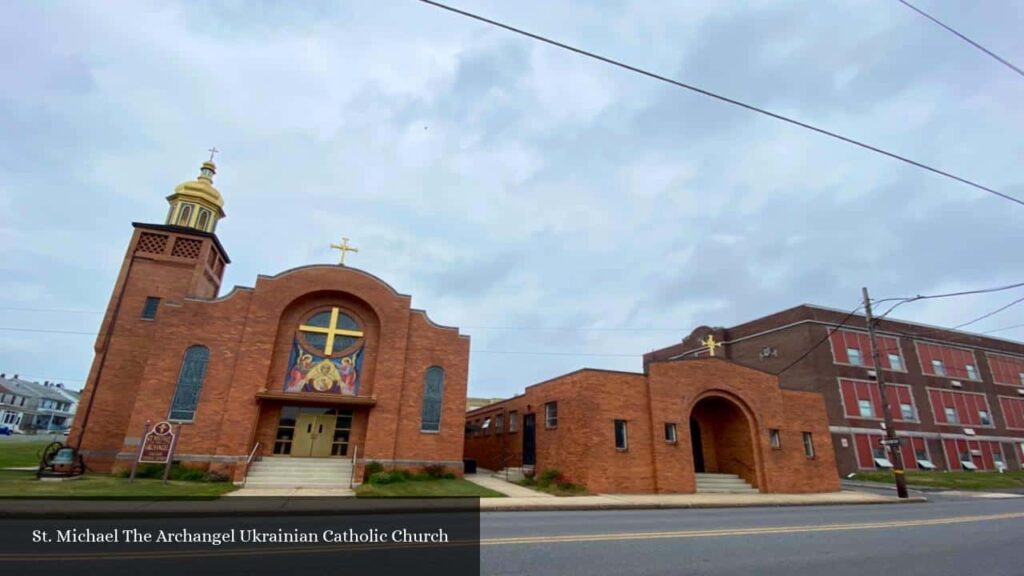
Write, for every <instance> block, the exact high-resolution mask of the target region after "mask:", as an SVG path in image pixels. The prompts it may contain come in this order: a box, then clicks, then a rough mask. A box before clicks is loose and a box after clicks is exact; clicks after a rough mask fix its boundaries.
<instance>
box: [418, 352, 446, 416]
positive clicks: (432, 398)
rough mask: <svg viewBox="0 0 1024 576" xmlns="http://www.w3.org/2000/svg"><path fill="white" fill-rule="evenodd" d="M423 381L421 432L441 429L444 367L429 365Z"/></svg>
mask: <svg viewBox="0 0 1024 576" xmlns="http://www.w3.org/2000/svg"><path fill="white" fill-rule="evenodd" d="M423 380H424V382H423V414H422V415H421V416H420V431H421V432H440V431H441V399H442V398H443V397H444V368H441V367H440V366H431V367H430V368H427V375H426V377H424V379H423Z"/></svg>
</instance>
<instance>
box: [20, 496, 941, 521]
mask: <svg viewBox="0 0 1024 576" xmlns="http://www.w3.org/2000/svg"><path fill="white" fill-rule="evenodd" d="M444 500H445V499H438V502H437V504H436V505H430V506H424V505H423V502H422V501H418V502H417V504H416V505H409V504H403V503H402V502H401V501H400V500H398V501H395V500H389V501H386V505H381V504H384V503H385V501H382V500H376V499H375V501H374V504H376V506H371V505H370V504H369V502H367V500H360V501H359V502H364V503H365V504H362V505H360V506H355V507H334V508H332V507H325V506H323V503H322V502H308V503H307V504H306V505H302V500H301V499H299V500H298V501H297V502H295V501H293V502H290V503H289V504H292V505H293V506H294V507H291V506H288V505H282V506H276V507H269V506H262V507H256V506H254V507H245V506H238V507H235V506H232V507H220V506H203V507H197V506H187V507H184V506H182V507H178V506H152V507H149V506H143V507H134V508H126V509H123V510H114V509H111V508H110V507H109V506H103V507H102V508H82V509H78V510H75V509H69V508H67V507H66V504H68V503H70V502H73V501H68V500H58V501H54V500H45V501H41V500H21V501H23V502H32V503H33V506H37V505H38V503H39V502H51V503H59V506H64V508H63V509H59V508H57V509H52V510H39V509H29V508H26V509H24V510H12V509H10V508H5V509H2V510H0V519H31V518H36V519H116V518H216V517H220V518H232V517H258V516H281V515H287V516H335V515H367V514H416V513H425V514H430V513H439V512H476V511H479V513H488V512H569V511H586V510H601V511H609V510H673V509H709V508H783V507H790V506H854V505H868V504H918V503H924V502H927V501H928V499H927V498H924V497H919V496H918V497H911V498H908V499H906V500H895V499H887V500H871V501H866V502H856V501H849V502H847V501H844V502H766V503H754V504H751V503H741V502H736V503H731V502H725V503H714V502H696V503H680V504H658V503H636V504H634V503H629V502H623V503H613V502H609V503H606V504H587V505H582V504H572V503H565V504H553V505H542V506H537V505H516V504H507V505H499V506H494V507H487V508H479V509H478V508H475V507H474V508H472V509H470V508H468V507H467V505H466V504H465V503H464V502H463V501H461V500H460V502H462V503H460V504H454V503H446V502H445V501H444ZM11 501H12V500H10V499H8V500H6V502H11ZM181 504H185V503H184V502H183V503H181ZM296 504H298V505H296ZM179 506H180V505H179Z"/></svg>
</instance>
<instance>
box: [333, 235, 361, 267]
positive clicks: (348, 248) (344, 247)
mask: <svg viewBox="0 0 1024 576" xmlns="http://www.w3.org/2000/svg"><path fill="white" fill-rule="evenodd" d="M331 248H334V249H335V250H341V261H340V262H338V265H339V266H344V265H345V254H347V253H348V252H359V249H358V248H353V247H352V246H349V245H348V238H342V239H341V244H331Z"/></svg>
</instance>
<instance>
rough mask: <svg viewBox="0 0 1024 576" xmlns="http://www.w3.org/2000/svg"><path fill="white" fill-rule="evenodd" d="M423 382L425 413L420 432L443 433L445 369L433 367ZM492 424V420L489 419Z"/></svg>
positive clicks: (428, 369)
mask: <svg viewBox="0 0 1024 576" xmlns="http://www.w3.org/2000/svg"><path fill="white" fill-rule="evenodd" d="M423 380H424V382H423V413H422V414H421V416H420V432H440V431H441V399H442V398H443V397H444V368H441V367H440V366H431V367H430V368H427V374H426V376H425V377H424V379H423ZM488 423H490V419H488Z"/></svg>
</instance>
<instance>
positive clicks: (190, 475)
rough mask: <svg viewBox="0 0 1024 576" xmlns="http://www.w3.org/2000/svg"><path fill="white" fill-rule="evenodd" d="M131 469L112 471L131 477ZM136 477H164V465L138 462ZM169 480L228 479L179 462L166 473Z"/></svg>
mask: <svg viewBox="0 0 1024 576" xmlns="http://www.w3.org/2000/svg"><path fill="white" fill-rule="evenodd" d="M131 474H132V469H131V467H128V468H118V469H117V470H116V471H115V472H114V476H117V477H119V478H129V477H131ZM135 477H136V478H153V479H156V480H160V479H162V478H163V477H164V465H163V464H139V465H138V467H137V468H136V469H135ZM167 478H168V479H169V480H181V481H183V482H227V481H228V480H230V478H228V477H227V476H225V475H223V474H219V473H217V472H207V471H206V470H201V469H199V468H189V467H187V466H182V465H181V464H172V465H171V472H170V474H168V475H167Z"/></svg>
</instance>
